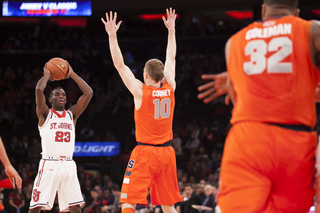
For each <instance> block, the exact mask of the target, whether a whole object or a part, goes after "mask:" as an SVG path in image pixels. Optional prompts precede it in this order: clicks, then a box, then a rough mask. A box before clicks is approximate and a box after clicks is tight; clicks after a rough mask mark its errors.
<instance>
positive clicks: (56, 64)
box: [47, 58, 69, 81]
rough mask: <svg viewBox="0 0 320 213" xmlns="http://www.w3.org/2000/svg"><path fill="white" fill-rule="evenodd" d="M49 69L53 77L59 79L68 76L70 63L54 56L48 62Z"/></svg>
mask: <svg viewBox="0 0 320 213" xmlns="http://www.w3.org/2000/svg"><path fill="white" fill-rule="evenodd" d="M47 69H48V70H49V71H50V73H51V77H52V79H53V80H55V81H58V80H62V79H65V78H66V76H67V74H68V72H69V65H68V63H67V62H66V61H65V60H63V59H62V58H52V59H50V61H48V63H47Z"/></svg>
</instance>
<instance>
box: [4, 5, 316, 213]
mask: <svg viewBox="0 0 320 213" xmlns="http://www.w3.org/2000/svg"><path fill="white" fill-rule="evenodd" d="M21 2H22V1H20V2H18V1H0V3H1V5H2V7H3V8H2V16H1V17H0V136H1V137H2V139H3V141H4V143H5V146H6V150H7V153H8V155H9V157H10V160H11V162H12V164H13V165H14V167H15V168H16V169H17V170H18V171H19V173H20V175H21V176H22V178H23V187H24V188H23V190H22V191H21V192H20V193H21V195H20V196H19V192H12V190H4V191H2V193H0V201H2V202H3V203H4V205H5V206H6V207H7V208H6V210H5V211H8V212H9V213H10V212H13V213H15V212H16V211H15V209H10V208H9V207H10V206H11V204H10V197H11V199H12V200H17V201H20V200H23V199H24V200H25V206H24V207H23V208H21V213H23V212H27V209H28V205H29V201H30V198H31V196H32V192H31V191H32V184H33V180H34V178H35V175H36V174H37V170H38V162H39V160H40V158H41V154H40V153H41V145H40V136H39V132H38V127H37V123H38V119H37V117H36V113H35V96H34V91H35V85H36V83H37V81H38V80H39V79H40V78H41V77H42V75H43V69H42V68H43V66H44V65H45V63H46V62H47V61H48V60H50V59H51V58H53V57H61V58H64V59H66V60H68V61H69V63H70V64H71V66H72V67H73V70H74V71H75V72H76V73H77V74H78V75H80V76H81V77H82V78H83V79H84V80H85V81H86V82H87V83H88V84H89V85H90V86H91V87H92V89H93V90H94V96H93V98H92V100H91V102H90V104H89V106H88V108H87V109H86V110H85V112H84V113H83V114H82V115H81V117H80V119H78V122H77V127H76V141H77V142H78V143H77V146H76V151H77V152H78V153H77V154H76V155H75V156H76V157H74V159H75V161H76V163H77V165H78V176H79V181H80V184H81V186H82V189H83V194H84V197H85V199H86V205H87V206H89V207H90V205H91V204H92V202H93V200H94V199H93V197H92V194H91V193H90V191H91V190H92V189H94V188H96V191H99V190H100V191H103V192H104V190H109V193H110V194H111V196H115V195H114V192H112V189H113V187H114V185H115V186H121V182H122V178H123V174H124V171H125V168H126V165H127V162H128V158H129V156H130V153H131V150H132V149H133V148H134V147H135V145H136V141H135V135H134V119H133V110H134V108H133V107H134V106H133V98H132V95H131V94H130V92H129V91H128V90H127V89H126V87H125V86H124V84H123V83H122V81H121V78H120V77H119V75H118V73H117V71H116V70H115V68H114V66H113V64H112V60H111V57H110V51H109V46H108V36H107V34H106V32H105V29H104V26H103V24H102V23H101V20H100V18H101V17H105V13H106V12H108V11H116V12H118V20H121V21H122V24H121V27H120V29H119V31H118V39H119V45H120V48H121V50H122V53H123V55H124V58H125V63H126V64H127V65H128V66H129V67H130V68H131V70H132V72H133V73H134V74H135V76H136V77H137V78H139V79H141V80H142V70H143V66H144V63H145V62H146V61H147V60H148V59H150V58H158V59H160V60H162V61H163V62H164V60H165V50H166V44H167V29H166V27H165V26H164V24H163V21H162V20H161V17H162V16H163V15H165V9H166V8H169V7H173V8H174V9H176V13H177V14H178V18H177V21H176V36H177V56H176V62H177V65H176V73H177V74H176V82H177V89H176V93H175V96H176V108H175V114H174V123H173V130H174V139H173V147H174V148H175V150H176V155H177V167H178V171H177V173H178V179H179V189H180V190H181V193H183V191H184V187H185V185H186V184H191V185H192V187H193V190H194V191H195V192H197V193H198V194H199V195H201V193H202V194H203V188H204V184H206V183H207V184H210V185H212V186H214V187H215V188H218V180H219V168H220V161H221V156H222V151H223V146H224V140H225V137H226V134H227V132H228V130H229V128H230V125H229V119H230V116H231V110H232V106H226V105H225V104H224V97H220V98H218V99H216V100H215V101H213V102H211V103H209V104H204V103H203V102H202V101H201V100H198V99H197V94H198V91H197V87H198V86H199V85H201V84H202V83H204V81H203V80H201V78H200V76H201V74H204V73H212V74H214V73H220V72H223V71H225V69H226V66H225V60H224V45H225V42H226V41H227V39H228V38H229V37H230V36H231V35H232V34H234V33H235V32H237V31H238V30H240V29H241V28H243V27H245V26H246V25H248V24H249V23H251V22H252V21H254V20H258V19H260V17H261V16H260V13H261V4H262V1H260V0H259V1H258V0H242V1H237V0H224V1H216V0H215V1H213V0H198V1H194V0H184V1H182V0H175V1H168V0H162V1H158V0H157V1H145V0H133V1H128V0H92V1H86V2H89V3H90V6H91V7H90V8H91V15H90V11H89V12H88V9H86V13H83V14H81V12H80V13H79V14H78V15H77V14H71V15H68V16H64V13H65V14H67V13H66V10H64V9H63V8H62V9H61V8H59V9H58V11H57V10H55V12H53V11H52V10H48V9H44V8H42V9H39V10H38V9H34V8H29V9H28V10H25V11H24V12H22V13H20V14H19V9H21ZM33 2H38V3H41V2H42V1H33ZM61 2H62V1H61ZM83 2H84V1H82V3H83ZM56 3H58V2H56ZM19 4H20V6H16V5H19ZM78 4H79V5H80V4H81V1H79V2H78ZM29 6H30V5H29ZM19 7H20V8H19ZM26 7H27V6H26ZM299 8H300V10H301V13H300V16H301V17H302V18H305V19H307V20H310V19H318V20H319V19H320V1H318V0H303V1H302V0H301V1H300V3H299ZM11 10H13V11H14V12H12V14H11V12H10V11H11ZM15 12H17V13H15ZM20 12H21V11H20ZM88 14H89V15H88ZM56 86H61V87H63V88H64V89H65V91H66V93H67V107H66V108H69V107H70V106H72V105H73V104H75V103H76V101H77V99H78V97H79V96H80V95H81V91H80V90H79V88H78V87H77V85H76V84H75V83H74V82H73V81H72V80H70V79H68V80H61V81H57V82H49V83H48V85H47V88H46V90H45V94H46V97H47V99H48V95H49V92H50V91H51V90H52V89H53V88H54V87H56ZM48 105H49V103H48ZM49 106H50V105H49ZM318 108H319V105H317V109H318ZM315 129H316V130H317V131H318V132H320V125H319V119H318V122H317V125H316V127H315ZM111 142H113V143H111ZM90 144H91V145H94V147H91V148H90ZM110 144H111V145H112V146H113V145H114V144H116V145H115V146H114V147H113V149H116V150H115V151H113V152H108V151H103V150H105V149H104V148H103V146H111V145H110ZM110 150H111V149H110ZM0 168H1V177H0V178H2V179H4V178H6V175H5V173H4V169H3V166H2V165H1V167H0ZM99 188H100V189H99ZM1 194H2V196H1ZM100 195H101V194H100ZM100 195H99V196H100ZM21 196H22V197H23V199H21ZM101 196H102V195H101ZM104 196H105V197H107V195H104ZM108 202H109V204H110V202H111V201H108ZM141 209H145V210H146V209H147V210H148V211H151V212H152V211H154V209H151V208H149V207H148V206H147V207H146V206H142V207H141ZM85 210H86V211H91V212H92V211H93V212H99V211H101V210H97V209H96V208H94V207H92V206H91V207H90V208H89V209H88V208H87V209H84V211H85ZM52 211H54V212H57V211H58V210H57V208H56V207H55V208H54V209H53V210H52ZM103 211H104V210H103Z"/></svg>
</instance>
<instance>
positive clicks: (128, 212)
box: [121, 203, 136, 213]
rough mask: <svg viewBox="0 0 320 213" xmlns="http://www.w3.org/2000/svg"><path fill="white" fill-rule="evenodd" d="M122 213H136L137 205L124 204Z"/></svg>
mask: <svg viewBox="0 0 320 213" xmlns="http://www.w3.org/2000/svg"><path fill="white" fill-rule="evenodd" d="M121 208H122V211H121V212H122V213H134V212H135V209H136V204H131V203H123V204H122V206H121Z"/></svg>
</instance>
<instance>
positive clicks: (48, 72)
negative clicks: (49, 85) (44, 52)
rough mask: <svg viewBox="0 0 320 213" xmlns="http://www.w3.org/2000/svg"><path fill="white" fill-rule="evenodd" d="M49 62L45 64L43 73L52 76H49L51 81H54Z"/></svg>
mask: <svg viewBox="0 0 320 213" xmlns="http://www.w3.org/2000/svg"><path fill="white" fill-rule="evenodd" d="M47 64H48V63H46V64H45V65H44V67H43V75H48V76H50V77H49V80H50V81H53V78H52V76H51V73H50V71H49V70H48V68H47Z"/></svg>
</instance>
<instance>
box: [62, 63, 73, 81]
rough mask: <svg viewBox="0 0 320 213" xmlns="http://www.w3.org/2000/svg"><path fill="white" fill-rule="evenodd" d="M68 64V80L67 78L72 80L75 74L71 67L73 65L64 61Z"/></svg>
mask: <svg viewBox="0 0 320 213" xmlns="http://www.w3.org/2000/svg"><path fill="white" fill-rule="evenodd" d="M64 61H65V62H66V63H67V64H68V67H69V68H68V74H67V76H66V79H67V78H70V77H71V75H72V73H74V71H73V69H72V67H71V65H70V64H69V62H68V61H67V60H64Z"/></svg>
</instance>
